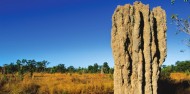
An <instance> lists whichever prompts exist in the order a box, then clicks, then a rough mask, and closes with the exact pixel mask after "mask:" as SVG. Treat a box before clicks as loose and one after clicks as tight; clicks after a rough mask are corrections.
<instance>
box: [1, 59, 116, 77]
mask: <svg viewBox="0 0 190 94" xmlns="http://www.w3.org/2000/svg"><path fill="white" fill-rule="evenodd" d="M48 64H49V62H48V61H46V60H43V61H36V60H26V59H22V60H17V61H16V63H10V64H5V65H4V66H3V67H1V66H0V70H1V71H2V72H3V74H14V73H18V76H19V77H20V79H23V76H24V74H26V73H28V72H29V73H30V76H31V77H32V76H33V73H34V72H38V73H41V72H46V73H79V74H83V73H100V72H101V69H103V72H104V73H106V74H108V73H110V74H113V71H114V70H113V68H110V67H109V65H108V63H107V62H104V63H103V65H98V64H97V63H94V65H89V66H88V68H82V67H79V68H75V67H74V66H69V67H66V66H65V64H58V65H56V66H53V67H47V65H48ZM4 70H5V71H4Z"/></svg>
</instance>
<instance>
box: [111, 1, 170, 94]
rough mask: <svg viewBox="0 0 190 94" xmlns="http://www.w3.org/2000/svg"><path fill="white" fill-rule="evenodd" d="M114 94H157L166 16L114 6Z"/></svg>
mask: <svg viewBox="0 0 190 94" xmlns="http://www.w3.org/2000/svg"><path fill="white" fill-rule="evenodd" d="M112 21H113V22H112V34H111V36H112V37H111V38H112V40H111V44H112V52H113V57H114V62H115V65H114V93H115V94H157V88H158V85H157V82H158V78H159V73H160V67H161V65H162V63H163V62H164V60H165V57H166V29H167V28H166V13H165V11H164V10H163V9H162V8H161V7H156V8H154V9H153V10H152V11H150V9H149V5H144V4H142V3H141V2H135V3H134V5H130V4H126V5H124V6H118V7H117V9H116V10H115V12H114V14H113V17H112Z"/></svg>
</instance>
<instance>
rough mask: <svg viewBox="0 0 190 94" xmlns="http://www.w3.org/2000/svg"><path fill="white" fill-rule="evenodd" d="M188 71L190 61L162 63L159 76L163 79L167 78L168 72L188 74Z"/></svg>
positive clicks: (189, 69)
mask: <svg viewBox="0 0 190 94" xmlns="http://www.w3.org/2000/svg"><path fill="white" fill-rule="evenodd" d="M189 71H190V61H177V62H176V63H175V65H168V66H166V65H163V66H162V70H161V77H162V78H163V79H166V78H169V77H170V73H173V72H183V73H186V74H188V73H189Z"/></svg>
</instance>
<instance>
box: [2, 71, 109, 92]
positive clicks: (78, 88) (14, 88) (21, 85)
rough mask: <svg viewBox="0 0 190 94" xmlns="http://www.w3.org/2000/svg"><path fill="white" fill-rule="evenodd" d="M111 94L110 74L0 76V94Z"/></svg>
mask: <svg viewBox="0 0 190 94" xmlns="http://www.w3.org/2000/svg"><path fill="white" fill-rule="evenodd" d="M6 93H8V94H113V76H112V75H110V74H76V73H74V74H71V73H67V74H61V73H55V74H44V73H34V75H33V77H32V78H31V77H30V75H29V74H26V75H24V78H23V80H20V79H19V77H18V76H17V75H6V76H3V75H1V82H0V94H6Z"/></svg>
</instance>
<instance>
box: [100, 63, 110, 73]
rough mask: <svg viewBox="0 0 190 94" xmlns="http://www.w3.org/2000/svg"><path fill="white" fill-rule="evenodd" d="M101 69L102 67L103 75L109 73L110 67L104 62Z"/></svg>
mask: <svg viewBox="0 0 190 94" xmlns="http://www.w3.org/2000/svg"><path fill="white" fill-rule="evenodd" d="M102 67H103V72H104V73H109V70H110V67H109V65H108V63H107V62H104V64H103V66H102Z"/></svg>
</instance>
